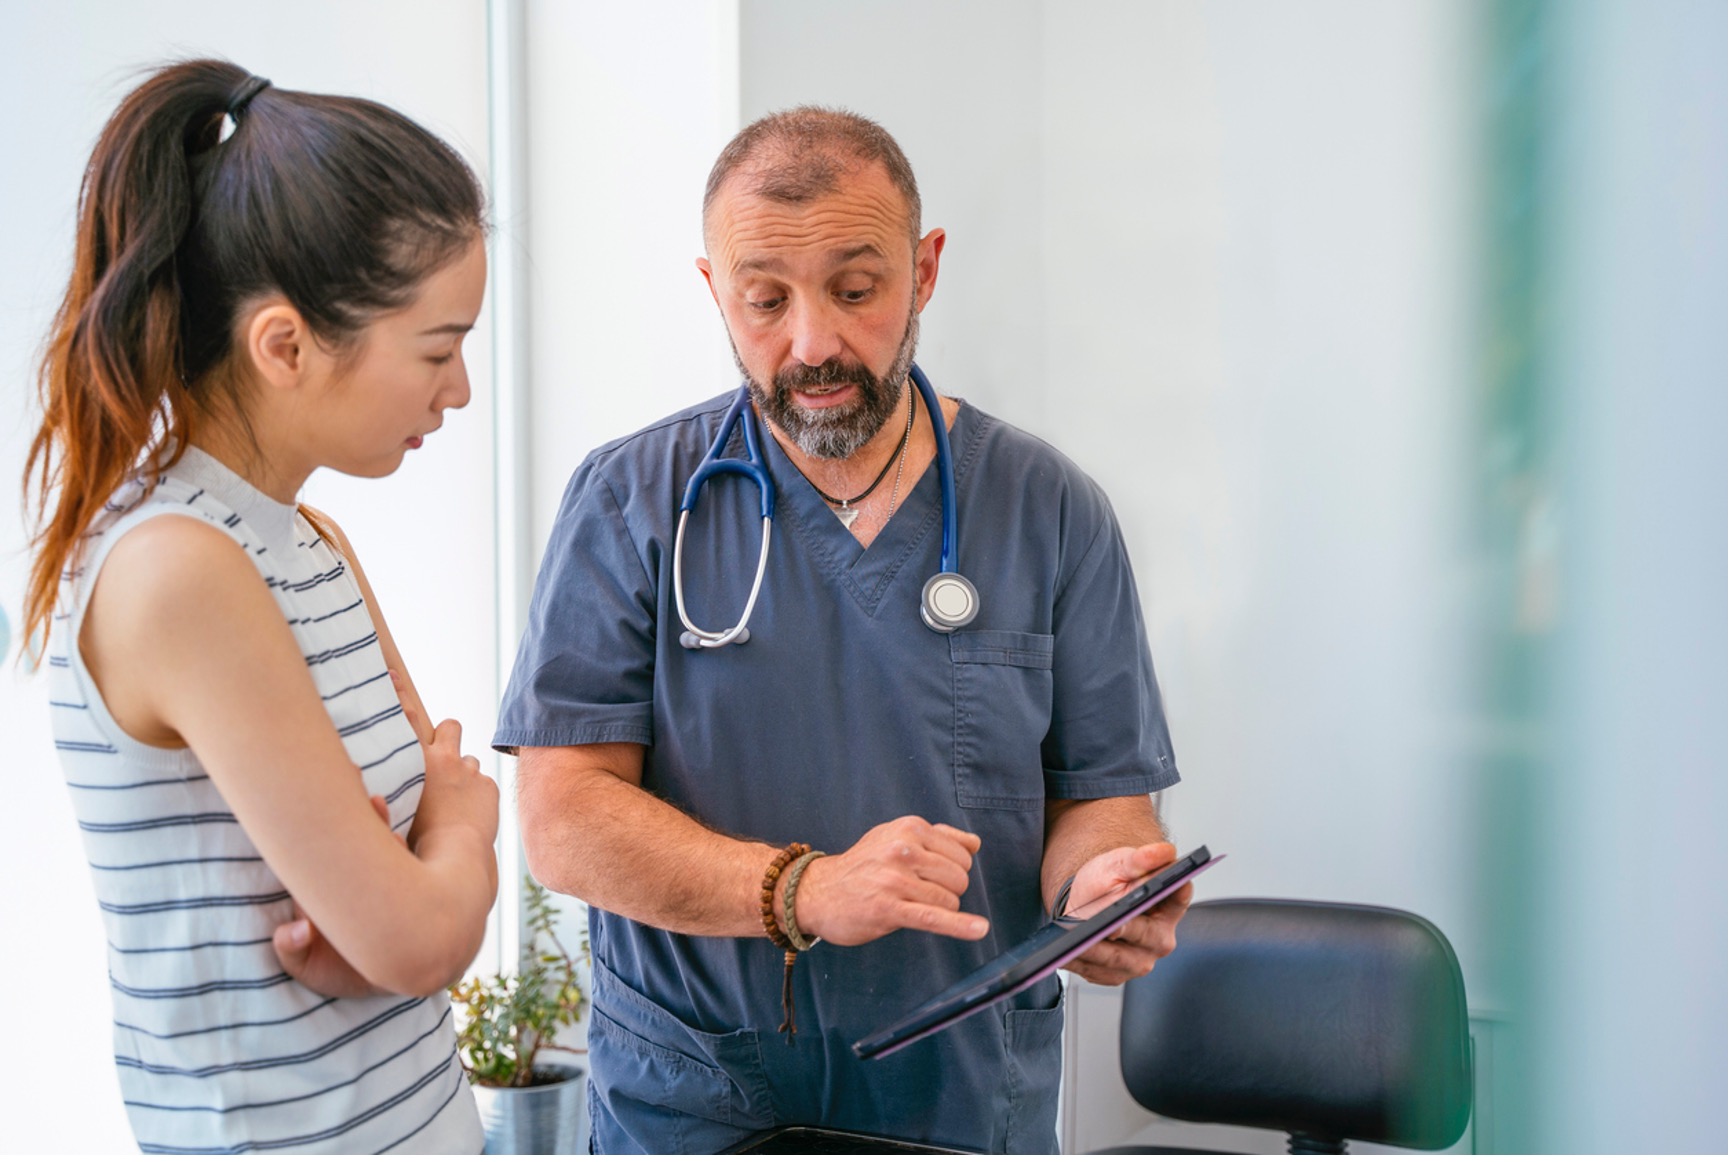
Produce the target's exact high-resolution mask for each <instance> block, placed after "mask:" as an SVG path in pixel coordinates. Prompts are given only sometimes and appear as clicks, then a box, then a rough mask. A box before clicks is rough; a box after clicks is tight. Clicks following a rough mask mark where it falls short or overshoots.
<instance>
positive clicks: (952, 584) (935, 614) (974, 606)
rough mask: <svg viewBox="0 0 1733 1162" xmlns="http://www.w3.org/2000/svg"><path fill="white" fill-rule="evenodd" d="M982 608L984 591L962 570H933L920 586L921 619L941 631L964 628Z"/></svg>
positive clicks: (949, 631) (929, 626) (930, 627)
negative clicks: (970, 580)
mask: <svg viewBox="0 0 1733 1162" xmlns="http://www.w3.org/2000/svg"><path fill="white" fill-rule="evenodd" d="M979 612H981V595H980V594H979V593H977V592H975V587H974V586H973V585H971V584H970V583H969V579H968V578H967V577H965V576H963V575H962V574H961V573H934V574H933V575H932V576H931V577H929V578H927V583H926V584H925V585H923V586H921V620H922V621H924V622H926V623H927V628H929V629H933V630H936V631H938V632H939V633H951V632H953V631H954V630H959V629H962V628H963V627H964V626H965V625H968V624H969V623H970V622H971V621H974V620H975V615H976V614H977V613H979Z"/></svg>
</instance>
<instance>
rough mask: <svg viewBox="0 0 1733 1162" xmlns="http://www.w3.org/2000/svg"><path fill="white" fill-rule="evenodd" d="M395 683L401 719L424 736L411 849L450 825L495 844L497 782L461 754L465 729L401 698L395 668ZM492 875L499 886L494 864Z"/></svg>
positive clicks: (398, 679) (393, 677)
mask: <svg viewBox="0 0 1733 1162" xmlns="http://www.w3.org/2000/svg"><path fill="white" fill-rule="evenodd" d="M391 682H392V685H394V686H396V687H397V689H398V692H399V697H398V700H399V701H400V702H401V703H402V704H403V717H404V718H405V719H407V720H408V722H409V725H410V728H411V729H413V730H414V731H415V736H416V737H417V738H418V739H420V740H421V751H422V759H423V762H424V764H425V765H424V767H423V770H424V771H425V782H424V783H423V785H422V788H421V805H420V806H419V807H418V808H416V812H415V823H414V825H413V826H412V827H411V828H410V829H409V848H410V850H411V851H417V850H419V849H420V844H421V841H422V840H423V839H424V838H425V837H426V836H427V835H429V834H430V833H432V832H433V831H435V830H438V829H441V828H451V827H468V828H472V829H473V830H475V831H476V832H477V833H478V834H479V835H480V836H481V838H482V840H483V842H485V843H486V844H488V845H489V846H491V845H492V844H493V841H494V837H495V836H496V835H497V834H498V833H499V785H498V784H497V783H495V782H494V781H493V780H492V779H490V778H488V777H487V776H486V775H484V774H482V773H481V760H480V759H478V758H476V757H475V756H474V755H466V754H464V753H463V751H462V746H463V727H462V726H461V725H460V724H459V723H458V722H457V721H456V720H455V719H451V718H448V719H446V720H445V721H443V722H441V723H440V724H439V725H438V726H434V727H430V726H428V724H427V716H426V715H425V714H424V713H423V712H422V710H421V704H420V702H419V701H417V700H415V699H413V698H408V697H404V696H403V691H404V686H403V682H402V679H401V678H400V677H399V676H398V674H397V672H396V671H395V670H393V671H392V672H391ZM489 875H490V876H492V880H491V882H492V883H493V884H494V887H495V888H497V887H498V880H499V871H498V868H497V866H494V865H492V864H491V863H490V865H489Z"/></svg>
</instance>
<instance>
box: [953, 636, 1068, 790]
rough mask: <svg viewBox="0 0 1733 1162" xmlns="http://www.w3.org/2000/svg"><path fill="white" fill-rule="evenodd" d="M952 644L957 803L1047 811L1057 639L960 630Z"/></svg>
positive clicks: (954, 764) (954, 762)
mask: <svg viewBox="0 0 1733 1162" xmlns="http://www.w3.org/2000/svg"><path fill="white" fill-rule="evenodd" d="M950 646H951V682H952V706H953V708H954V709H953V720H952V765H953V770H954V773H955V775H956V781H957V805H958V806H959V807H975V808H988V809H998V810H1007V811H1021V810H1029V809H1031V808H1039V807H1041V806H1043V805H1044V804H1045V803H1046V800H1047V790H1046V781H1045V776H1044V774H1043V772H1042V769H1041V740H1042V739H1044V738H1046V737H1047V727H1048V725H1049V723H1050V722H1051V720H1052V716H1053V635H1052V634H1049V633H1017V632H1014V631H1011V630H997V629H988V630H973V631H969V630H959V631H958V632H956V633H953V634H951V635H950Z"/></svg>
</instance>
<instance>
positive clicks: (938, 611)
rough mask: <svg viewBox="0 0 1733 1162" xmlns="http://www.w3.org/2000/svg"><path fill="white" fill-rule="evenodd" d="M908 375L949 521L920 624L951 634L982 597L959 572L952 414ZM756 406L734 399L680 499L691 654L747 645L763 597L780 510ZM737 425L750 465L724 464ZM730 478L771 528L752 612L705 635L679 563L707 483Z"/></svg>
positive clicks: (678, 538) (681, 597) (684, 638)
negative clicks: (747, 491)
mask: <svg viewBox="0 0 1733 1162" xmlns="http://www.w3.org/2000/svg"><path fill="white" fill-rule="evenodd" d="M909 377H910V378H911V379H913V380H914V381H915V387H916V389H917V390H919V391H920V393H921V399H922V400H924V401H925V402H926V405H927V418H928V419H930V420H931V421H932V422H933V443H934V444H935V445H936V447H937V450H938V452H937V457H936V458H937V460H938V464H939V497H940V501H939V504H940V509H941V515H942V517H943V520H942V523H941V525H940V535H939V571H938V572H937V573H934V574H933V575H932V576H931V577H929V578H927V583H926V584H925V585H923V586H921V620H922V621H924V622H926V623H927V625H928V627H929V628H931V629H933V630H936V631H937V632H939V633H951V632H952V631H953V630H958V629H961V628H962V627H963V626H965V625H968V624H969V623H970V622H971V621H974V620H975V614H977V613H978V612H980V609H981V595H980V594H979V593H977V592H975V587H974V586H973V585H972V584H970V583H969V579H968V578H967V577H964V576H963V575H962V574H961V573H959V572H957V481H956V476H955V474H954V472H953V470H952V468H951V437H950V433H949V432H947V431H946V430H945V413H944V410H943V409H942V408H940V407H939V397H938V394H937V393H936V392H934V391H933V385H932V384H931V383H929V382H927V377H926V375H925V374H924V373H923V372H922V371H921V369H920V368H919V367H914V366H911V367H910V368H909ZM751 407H752V393H751V392H750V391H749V390H748V389H747V388H746V387H745V386H744V385H742V386H741V388H740V394H738V395H736V396H735V397H734V403H733V404H732V405H731V406H730V407H729V409H728V415H727V416H726V417H725V418H724V419H723V421H722V430H721V431H719V432H717V433H716V442H715V443H714V444H711V445H710V451H709V452H708V453H706V454H705V457H704V462H703V463H701V464H699V465H698V471H696V472H694V473H692V479H691V480H688V481H687V482H686V494H685V496H684V497H682V498H681V500H680V524H679V527H678V528H676V529H675V531H674V607H675V608H676V609H677V610H679V612H680V624H682V625H684V626H685V627H686V632H685V633H683V634H681V635H680V644H681V645H683V646H685V647H686V648H687V649H689V650H697V649H705V648H708V647H712V646H725V645H728V644H730V643H732V642H740V643H744V642H745V641H746V640H747V639H748V638H749V637H751V636H752V635H751V634H750V633H748V632H747V629H746V623H747V621H748V620H750V619H751V617H752V608H753V606H755V605H757V604H758V591H759V590H760V589H761V588H762V587H763V585H764V566H765V563H766V562H768V561H769V560H770V520H771V512H772V511H773V510H774V509H775V507H776V488H775V486H774V485H773V484H771V482H770V469H769V468H768V467H766V465H765V463H764V456H763V455H762V454H761V453H760V452H759V450H758V433H757V430H756V428H757V425H755V424H754V423H753V422H752V416H751ZM735 424H739V425H740V432H741V435H742V436H744V437H745V439H746V459H744V460H741V459H737V458H730V459H725V458H724V457H723V455H722V449H723V446H724V445H726V444H727V443H728V437H729V435H730V434H731V433H732V432H733V431H734V425H735ZM725 472H732V473H734V474H736V475H738V476H746V477H750V478H751V479H752V480H753V481H754V482H755V483H756V484H757V485H758V514H759V516H760V518H762V520H763V522H764V526H763V533H762V535H761V536H760V538H759V544H758V573H757V575H756V576H754V577H753V578H752V592H751V593H750V594H748V595H747V598H746V609H745V610H744V611H743V612H742V613H741V614H740V620H739V621H737V622H735V623H734V628H733V629H726V630H720V631H718V630H708V629H699V628H698V627H697V626H695V625H693V624H692V619H691V618H690V617H688V616H687V614H686V592H685V589H684V587H683V586H682V584H681V580H680V559H681V555H682V553H683V552H684V550H685V547H686V518H687V517H688V516H690V515H691V514H692V510H693V509H694V508H696V507H697V506H698V494H699V493H700V492H702V491H703V489H704V484H705V482H706V481H707V480H709V479H710V478H711V477H712V476H716V475H719V474H721V473H725Z"/></svg>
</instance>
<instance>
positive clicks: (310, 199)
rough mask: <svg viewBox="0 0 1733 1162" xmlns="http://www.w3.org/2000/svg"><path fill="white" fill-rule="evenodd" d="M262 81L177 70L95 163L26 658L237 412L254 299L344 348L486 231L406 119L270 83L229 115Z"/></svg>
mask: <svg viewBox="0 0 1733 1162" xmlns="http://www.w3.org/2000/svg"><path fill="white" fill-rule="evenodd" d="M258 86H259V78H256V77H252V76H251V75H250V74H248V72H247V71H246V70H245V69H243V68H240V67H239V66H237V65H234V64H231V63H229V62H227V61H221V60H193V61H182V62H179V63H176V64H172V65H169V66H167V67H164V68H161V69H159V70H157V71H156V72H154V73H152V74H151V75H150V76H149V78H148V79H146V80H145V82H144V83H143V84H142V85H140V86H139V87H138V88H137V89H135V90H133V92H131V93H130V94H128V95H127V97H126V99H125V100H124V101H122V102H121V104H120V108H118V109H117V110H115V113H114V115H113V116H112V117H111V118H109V121H108V124H107V125H106V126H105V127H104V128H103V131H102V136H101V137H100V139H99V140H98V141H97V144H96V149H95V151H94V152H93V153H92V154H91V157H90V162H89V164H88V165H87V166H86V168H85V171H84V182H83V186H82V188H81V190H80V193H79V201H78V233H77V241H76V247H75V251H74V258H73V268H72V278H71V281H70V283H69V284H68V286H67V289H66V296H65V298H64V299H63V300H62V302H61V304H60V309H59V312H58V313H57V314H56V316H55V320H54V327H53V330H52V332H51V333H50V335H49V340H48V346H47V351H46V353H45V355H44V356H43V360H42V367H41V371H40V375H39V387H40V391H41V396H42V409H43V418H42V425H41V427H40V428H39V429H38V431H37V432H36V435H35V437H34V439H33V440H32V441H31V444H30V452H29V456H28V458H27V459H26V462H25V469H24V490H25V495H26V497H30V496H31V495H32V494H34V498H35V519H36V534H35V537H34V540H33V542H32V548H33V550H34V557H33V560H32V563H31V571H30V577H29V582H28V585H27V589H26V593H25V603H24V627H23V629H24V632H23V634H22V637H23V638H24V640H25V642H26V650H27V652H28V651H30V650H31V649H32V648H33V647H34V649H35V650H36V652H37V653H38V654H39V653H40V648H41V639H42V637H43V631H44V630H45V629H46V627H47V625H48V622H49V618H50V615H51V614H52V612H53V607H54V602H55V596H56V591H57V587H58V582H59V578H60V573H61V570H62V569H64V568H65V567H66V565H67V563H68V561H69V560H70V559H71V557H72V555H73V552H74V550H75V549H76V547H77V545H78V542H79V538H80V536H81V535H82V534H83V533H84V532H85V530H86V529H87V528H89V526H90V524H91V522H92V521H93V520H94V519H95V518H96V516H97V515H98V514H99V513H100V512H101V511H102V508H103V505H104V504H105V503H106V502H107V501H108V500H109V498H110V497H111V496H112V495H113V493H114V492H115V491H116V490H117V489H118V488H119V487H120V486H121V485H122V484H123V483H124V482H125V481H126V480H127V479H129V478H130V477H131V476H133V475H134V474H137V473H140V472H146V473H150V472H157V471H161V470H162V469H165V468H167V467H170V466H172V465H173V464H174V462H175V461H177V460H178V459H179V458H180V455H181V453H182V452H183V451H184V449H185V448H186V447H187V445H188V443H189V442H190V441H191V440H192V438H193V435H194V433H195V432H196V430H197V427H198V424H199V422H200V420H201V418H202V417H205V416H208V415H209V414H210V413H211V409H212V406H213V405H214V404H217V403H221V402H236V401H237V398H238V393H237V387H236V383H237V378H236V376H235V375H233V374H228V373H225V372H226V367H227V364H228V363H229V362H230V360H231V356H232V355H233V351H232V348H233V346H234V339H235V324H236V322H237V318H238V315H239V312H240V308H241V307H242V305H243V304H245V303H247V302H248V301H250V300H253V299H256V298H257V297H258V296H261V295H265V294H280V295H282V296H283V297H284V298H286V299H287V300H288V301H289V303H290V304H291V305H292V306H294V308H295V309H296V310H297V311H299V312H300V313H301V315H302V317H303V318H305V319H306V320H307V323H308V325H309V327H311V328H312V330H313V333H314V334H315V335H317V336H318V337H319V339H320V341H321V342H324V343H326V344H328V345H330V346H331V347H332V348H333V349H341V348H343V347H344V346H345V345H347V344H348V343H350V342H351V341H353V340H354V339H355V337H356V336H357V335H358V334H359V332H360V331H361V329H362V328H363V327H364V326H365V325H366V324H367V323H368V322H369V321H370V320H371V319H372V318H374V317H376V316H377V315H379V314H381V313H383V312H387V311H390V310H393V309H396V308H399V307H402V306H406V305H407V304H408V303H409V302H410V301H411V300H412V299H413V298H414V296H415V293H416V291H417V289H418V288H419V286H420V284H421V282H422V281H423V280H424V279H425V278H426V277H427V276H428V275H429V274H432V273H433V272H435V271H436V270H438V269H440V268H441V267H442V266H444V265H445V264H446V263H448V262H450V261H451V260H452V259H454V258H455V257H457V256H458V255H459V254H460V253H462V252H463V251H464V249H466V248H467V246H468V245H469V244H470V243H471V242H472V241H473V240H475V239H476V238H478V237H480V236H481V234H482V232H483V229H484V226H483V197H482V192H481V186H480V184H479V183H478V182H477V181H476V178H475V175H474V173H472V172H471V170H470V168H469V166H468V165H467V164H465V162H464V161H463V159H462V158H461V157H459V156H458V154H457V153H456V152H455V151H454V150H453V149H452V148H451V147H450V146H448V145H446V144H445V143H444V142H442V141H440V140H439V139H438V138H437V137H435V136H434V135H433V134H431V133H429V132H427V131H426V130H425V129H423V128H421V127H420V126H419V125H417V124H415V123H414V122H413V121H411V120H409V119H408V118H407V117H404V116H403V115H402V114H400V113H396V112H394V111H392V110H390V109H387V108H386V107H385V106H383V105H379V104H376V103H375V102H372V101H364V100H361V99H359V98H354V97H332V96H322V95H319V94H315V93H298V92H293V91H290V90H286V89H278V88H273V87H265V88H263V89H262V90H259V91H258V92H257V93H256V94H255V95H254V96H253V97H252V99H251V101H250V102H248V103H246V104H245V107H244V109H241V110H240V111H238V112H237V113H236V115H235V116H233V117H230V116H229V115H228V110H229V108H230V105H231V103H232V102H233V101H235V99H236V98H237V97H242V96H244V95H245V94H246V92H247V91H248V90H249V89H257V88H258ZM225 126H226V127H228V128H230V129H232V132H231V133H230V134H229V135H228V136H227V138H226V139H225V138H224V137H223V132H224V129H225Z"/></svg>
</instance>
